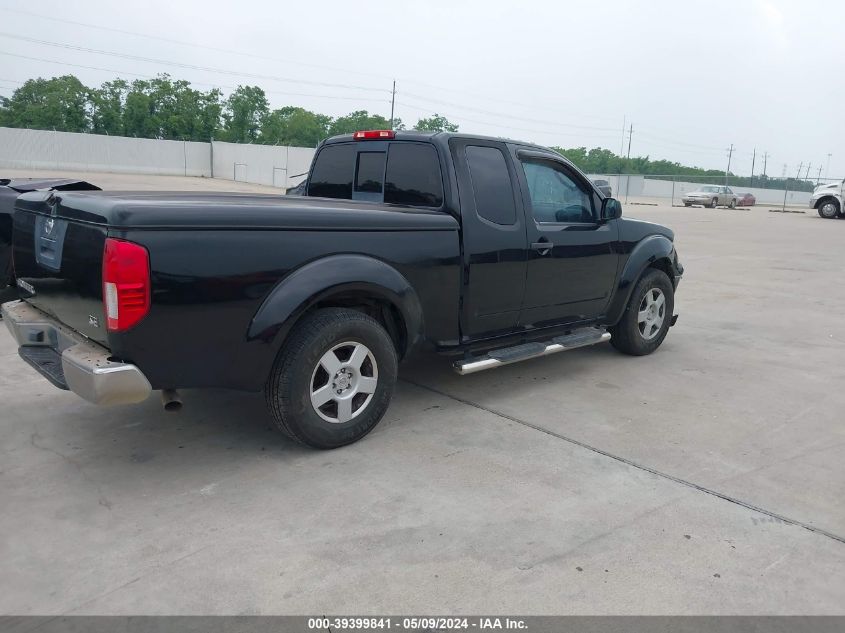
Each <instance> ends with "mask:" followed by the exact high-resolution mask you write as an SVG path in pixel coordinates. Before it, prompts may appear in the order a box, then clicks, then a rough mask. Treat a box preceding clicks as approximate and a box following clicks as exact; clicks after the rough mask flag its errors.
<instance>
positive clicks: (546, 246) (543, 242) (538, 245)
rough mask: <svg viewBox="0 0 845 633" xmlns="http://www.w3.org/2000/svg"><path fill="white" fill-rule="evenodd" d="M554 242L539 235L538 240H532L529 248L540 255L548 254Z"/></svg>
mask: <svg viewBox="0 0 845 633" xmlns="http://www.w3.org/2000/svg"><path fill="white" fill-rule="evenodd" d="M553 247H554V244H552V243H551V242H550V241H549V240H548V239H546V238H545V237H541V238H540V241H539V242H532V243H531V248H533V249H534V250H535V251H537V252H538V253H539V254H540V255H548V254H549V253H551V252H552V248H553Z"/></svg>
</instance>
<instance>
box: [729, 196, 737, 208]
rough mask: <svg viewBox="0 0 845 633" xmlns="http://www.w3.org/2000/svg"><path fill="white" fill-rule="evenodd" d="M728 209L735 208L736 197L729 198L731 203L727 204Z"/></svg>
mask: <svg viewBox="0 0 845 633" xmlns="http://www.w3.org/2000/svg"><path fill="white" fill-rule="evenodd" d="M728 208H729V209H736V198H731V203H730V204H729V205H728Z"/></svg>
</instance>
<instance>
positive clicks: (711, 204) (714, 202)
mask: <svg viewBox="0 0 845 633" xmlns="http://www.w3.org/2000/svg"><path fill="white" fill-rule="evenodd" d="M717 204H719V199H718V198H713V199H712V200H711V201H710V208H711V209H715V208H716V205H717Z"/></svg>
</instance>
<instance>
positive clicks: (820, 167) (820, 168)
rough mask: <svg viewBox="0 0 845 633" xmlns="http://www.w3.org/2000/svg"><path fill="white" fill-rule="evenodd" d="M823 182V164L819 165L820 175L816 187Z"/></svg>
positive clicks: (817, 177)
mask: <svg viewBox="0 0 845 633" xmlns="http://www.w3.org/2000/svg"><path fill="white" fill-rule="evenodd" d="M820 184H822V166H821V165H819V175H818V176H816V187H818V186H819V185H820Z"/></svg>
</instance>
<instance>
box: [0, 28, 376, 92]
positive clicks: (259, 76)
mask: <svg viewBox="0 0 845 633" xmlns="http://www.w3.org/2000/svg"><path fill="white" fill-rule="evenodd" d="M0 37H7V38H9V39H13V40H20V41H24V42H30V43H33V44H41V45H43V46H52V47H55V48H63V49H66V50H72V51H80V52H84V53H93V54H95V55H107V56H109V57H119V58H122V59H129V60H132V61H139V62H147V63H152V64H164V65H166V66H174V67H176V68H186V69H189V70H201V71H204V72H212V73H217V74H221V75H229V76H232V77H246V78H249V79H266V80H269V81H279V82H283V83H297V84H305V85H309V86H320V87H324V88H344V89H347V90H350V89H351V90H364V91H367V92H389V91H388V90H385V89H383V88H370V87H367V86H356V85H352V84H336V83H330V82H325V81H310V80H307V79H293V78H291V77H278V76H275V75H263V74H259V73H244V72H240V71H236V70H226V69H223V68H214V67H212V66H199V65H197V64H184V63H181V62H175V61H168V60H166V59H156V58H154V57H144V56H143V55H130V54H129V53H118V52H116V51H106V50H102V49H98V48H90V47H88V46H77V45H75V44H67V43H64V42H51V41H48V40H39V39H37V38H34V37H25V36H23V35H15V34H13V33H3V32H0Z"/></svg>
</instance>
